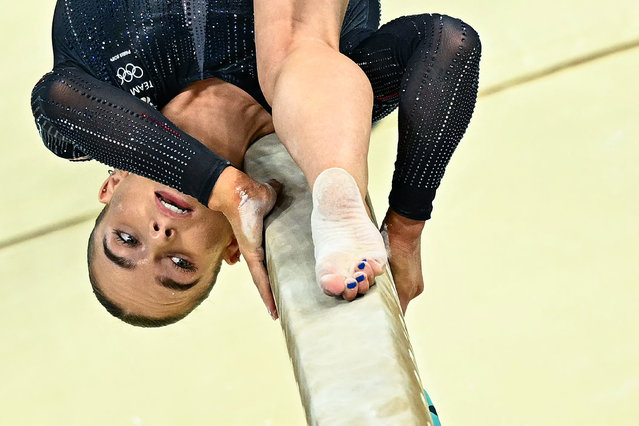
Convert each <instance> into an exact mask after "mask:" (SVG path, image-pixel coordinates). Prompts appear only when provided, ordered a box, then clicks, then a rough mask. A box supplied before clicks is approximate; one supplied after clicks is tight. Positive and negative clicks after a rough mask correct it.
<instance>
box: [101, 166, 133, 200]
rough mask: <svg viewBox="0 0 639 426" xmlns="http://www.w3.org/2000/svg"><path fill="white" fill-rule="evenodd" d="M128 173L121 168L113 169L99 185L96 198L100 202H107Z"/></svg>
mask: <svg viewBox="0 0 639 426" xmlns="http://www.w3.org/2000/svg"><path fill="white" fill-rule="evenodd" d="M128 175H129V172H124V171H122V170H114V171H113V172H112V173H111V174H110V175H109V177H107V178H106V180H105V181H104V183H103V184H102V185H101V186H100V192H98V200H99V201H100V202H101V203H102V204H107V203H108V202H109V201H111V197H113V191H115V187H116V186H118V184H119V183H120V182H122V180H123V179H124V178H126V177H127V176H128Z"/></svg>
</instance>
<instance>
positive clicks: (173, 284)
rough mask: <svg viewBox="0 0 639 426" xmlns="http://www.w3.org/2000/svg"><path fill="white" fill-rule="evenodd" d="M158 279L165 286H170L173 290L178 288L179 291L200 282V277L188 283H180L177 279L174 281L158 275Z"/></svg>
mask: <svg viewBox="0 0 639 426" xmlns="http://www.w3.org/2000/svg"><path fill="white" fill-rule="evenodd" d="M156 281H157V282H158V283H159V284H160V285H161V286H164V287H166V288H169V289H171V290H178V291H186V290H188V289H190V288H192V287H193V286H194V285H195V284H197V283H198V282H200V279H199V278H197V279H196V280H195V281H193V282H190V283H188V284H182V283H179V282H177V281H173V280H172V279H171V278H169V277H157V278H156Z"/></svg>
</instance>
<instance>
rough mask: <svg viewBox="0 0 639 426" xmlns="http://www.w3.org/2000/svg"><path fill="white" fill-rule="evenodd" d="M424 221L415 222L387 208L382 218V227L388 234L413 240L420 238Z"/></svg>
mask: <svg viewBox="0 0 639 426" xmlns="http://www.w3.org/2000/svg"><path fill="white" fill-rule="evenodd" d="M425 224H426V221H425V220H415V219H409V218H407V217H404V216H402V215H400V214H399V213H397V212H396V211H394V210H393V209H391V208H389V209H388V211H387V212H386V217H384V222H383V226H385V227H386V230H387V232H388V233H392V234H394V235H399V236H401V237H403V238H407V239H414V238H418V237H420V236H421V234H422V231H423V230H424V225H425Z"/></svg>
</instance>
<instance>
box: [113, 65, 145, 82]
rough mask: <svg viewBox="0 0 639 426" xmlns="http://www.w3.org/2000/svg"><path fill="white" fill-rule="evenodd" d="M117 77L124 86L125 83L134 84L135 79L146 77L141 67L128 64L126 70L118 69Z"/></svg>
mask: <svg viewBox="0 0 639 426" xmlns="http://www.w3.org/2000/svg"><path fill="white" fill-rule="evenodd" d="M116 75H117V76H118V78H119V79H120V84H123V83H125V82H126V83H130V82H132V81H133V79H134V78H140V77H142V76H143V75H144V71H143V70H142V68H140V67H139V66H137V65H133V64H131V63H129V64H126V65H125V66H124V68H122V67H120V68H118V71H117V73H116Z"/></svg>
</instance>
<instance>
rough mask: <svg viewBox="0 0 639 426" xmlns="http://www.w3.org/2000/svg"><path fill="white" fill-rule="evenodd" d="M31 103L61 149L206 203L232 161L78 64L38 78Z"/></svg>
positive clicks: (47, 137) (45, 134) (46, 136)
mask: <svg viewBox="0 0 639 426" xmlns="http://www.w3.org/2000/svg"><path fill="white" fill-rule="evenodd" d="M31 104H32V110H33V114H34V117H35V120H36V124H37V126H38V129H39V131H40V134H41V135H42V138H43V140H44V142H45V144H46V145H47V147H48V148H49V149H50V150H51V151H53V152H54V153H55V154H56V155H60V156H62V157H64V158H78V157H83V156H87V157H89V158H93V159H95V160H97V161H100V162H102V163H104V164H107V165H109V166H111V167H115V168H118V169H121V170H126V171H130V172H132V173H136V174H139V175H141V176H144V177H147V178H149V179H153V180H155V181H157V182H160V183H162V184H165V185H168V186H171V187H173V188H175V189H177V190H179V191H181V192H184V193H186V194H188V195H191V196H193V197H195V198H197V199H198V200H199V201H200V202H201V203H202V204H204V205H206V204H207V203H208V200H209V198H210V195H211V191H212V189H213V186H214V185H215V182H216V181H217V178H218V177H219V176H220V175H221V174H222V172H223V171H224V170H225V169H226V168H227V167H228V166H229V165H230V163H229V162H228V161H226V160H224V159H223V158H221V157H219V156H218V155H216V154H215V153H213V152H212V151H211V150H209V149H208V148H207V147H205V146H204V145H202V144H201V143H200V142H199V141H197V140H196V139H194V138H192V137H191V136H190V135H188V134H187V133H185V132H183V131H181V130H180V129H179V128H178V127H177V126H175V125H174V124H173V123H171V122H170V121H169V120H168V119H167V118H166V117H164V115H162V114H161V113H160V112H159V111H157V110H156V109H155V108H153V107H151V106H150V105H148V104H146V103H144V102H142V101H140V100H139V99H137V98H135V97H134V96H132V95H130V94H129V93H127V92H125V91H123V90H120V89H118V88H116V87H114V86H112V85H110V84H108V83H105V82H102V81H98V80H97V79H95V78H93V77H92V76H90V75H88V74H86V73H85V72H83V71H82V70H80V69H78V68H76V67H73V66H61V67H56V69H54V71H52V72H51V73H48V74H47V75H46V76H45V77H44V78H43V79H42V80H41V81H40V82H38V84H37V85H36V86H35V88H34V90H33V93H32V98H31Z"/></svg>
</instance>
